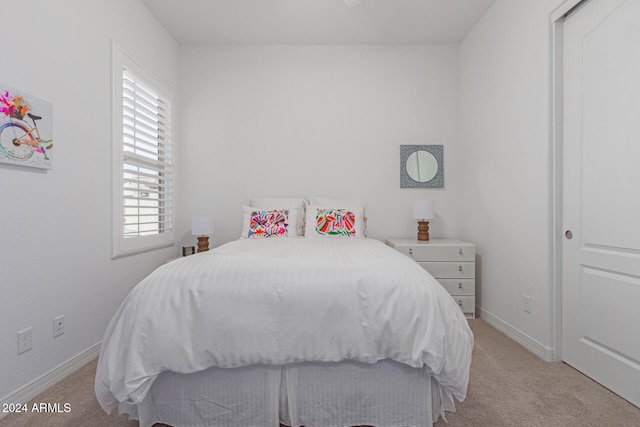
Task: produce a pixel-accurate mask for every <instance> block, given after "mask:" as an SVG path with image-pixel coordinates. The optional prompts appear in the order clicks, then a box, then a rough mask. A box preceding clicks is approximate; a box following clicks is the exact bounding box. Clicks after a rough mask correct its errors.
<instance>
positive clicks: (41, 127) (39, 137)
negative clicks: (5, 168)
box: [0, 85, 53, 169]
mask: <svg viewBox="0 0 640 427" xmlns="http://www.w3.org/2000/svg"><path fill="white" fill-rule="evenodd" d="M52 116H53V107H52V105H51V103H49V102H47V101H44V100H42V99H40V98H37V97H35V96H32V95H27V94H23V93H20V92H19V91H17V90H15V89H13V88H9V87H7V86H4V85H0V163H9V164H13V165H21V166H29V167H35V168H41V169H51V159H52V155H53V139H51V138H50V136H51V133H52ZM47 137H48V138H47Z"/></svg>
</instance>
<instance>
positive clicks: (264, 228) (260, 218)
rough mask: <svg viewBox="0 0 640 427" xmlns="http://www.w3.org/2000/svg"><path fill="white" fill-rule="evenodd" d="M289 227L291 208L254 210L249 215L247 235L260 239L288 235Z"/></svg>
mask: <svg viewBox="0 0 640 427" xmlns="http://www.w3.org/2000/svg"><path fill="white" fill-rule="evenodd" d="M288 227H289V210H288V209H275V210H271V211H266V210H254V211H252V212H251V214H250V216H249V231H248V233H247V237H249V238H252V239H256V238H258V239H260V238H265V237H286V236H287V228H288Z"/></svg>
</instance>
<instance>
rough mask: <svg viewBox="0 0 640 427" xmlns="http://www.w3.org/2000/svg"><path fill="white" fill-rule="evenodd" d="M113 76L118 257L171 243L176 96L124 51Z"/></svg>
mask: <svg viewBox="0 0 640 427" xmlns="http://www.w3.org/2000/svg"><path fill="white" fill-rule="evenodd" d="M115 75H119V79H117V78H115V77H114V134H115V135H117V136H116V140H115V141H114V142H115V150H116V151H117V153H114V159H116V162H117V164H116V167H115V169H116V173H115V177H114V178H115V179H114V201H115V202H116V203H114V205H115V206H114V225H115V227H114V230H115V233H116V236H114V256H119V255H126V254H129V253H134V252H139V251H142V250H148V249H152V248H156V247H161V246H167V245H171V244H173V158H172V138H171V135H172V132H171V117H172V113H171V104H172V99H173V97H172V95H171V93H170V92H168V91H167V89H166V88H164V86H163V85H162V84H161V83H159V82H157V81H155V79H154V78H153V77H152V76H151V75H149V74H148V73H147V72H146V71H144V70H143V69H142V68H141V67H140V66H138V65H136V64H135V63H134V62H133V61H132V60H131V59H130V58H129V57H127V56H126V55H124V53H122V52H121V51H118V52H117V55H116V58H114V76H115ZM116 80H118V81H116Z"/></svg>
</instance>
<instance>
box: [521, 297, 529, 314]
mask: <svg viewBox="0 0 640 427" xmlns="http://www.w3.org/2000/svg"><path fill="white" fill-rule="evenodd" d="M522 309H523V310H524V312H525V313H529V314H531V297H530V296H529V295H522Z"/></svg>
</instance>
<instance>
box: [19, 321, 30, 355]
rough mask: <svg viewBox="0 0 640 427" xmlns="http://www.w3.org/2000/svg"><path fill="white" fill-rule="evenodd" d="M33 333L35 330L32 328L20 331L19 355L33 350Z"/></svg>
mask: <svg viewBox="0 0 640 427" xmlns="http://www.w3.org/2000/svg"><path fill="white" fill-rule="evenodd" d="M32 333H33V329H32V328H30V327H29V328H26V329H23V330H21V331H18V354H22V353H24V352H25V351H28V350H31V347H32V346H33V342H32Z"/></svg>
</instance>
